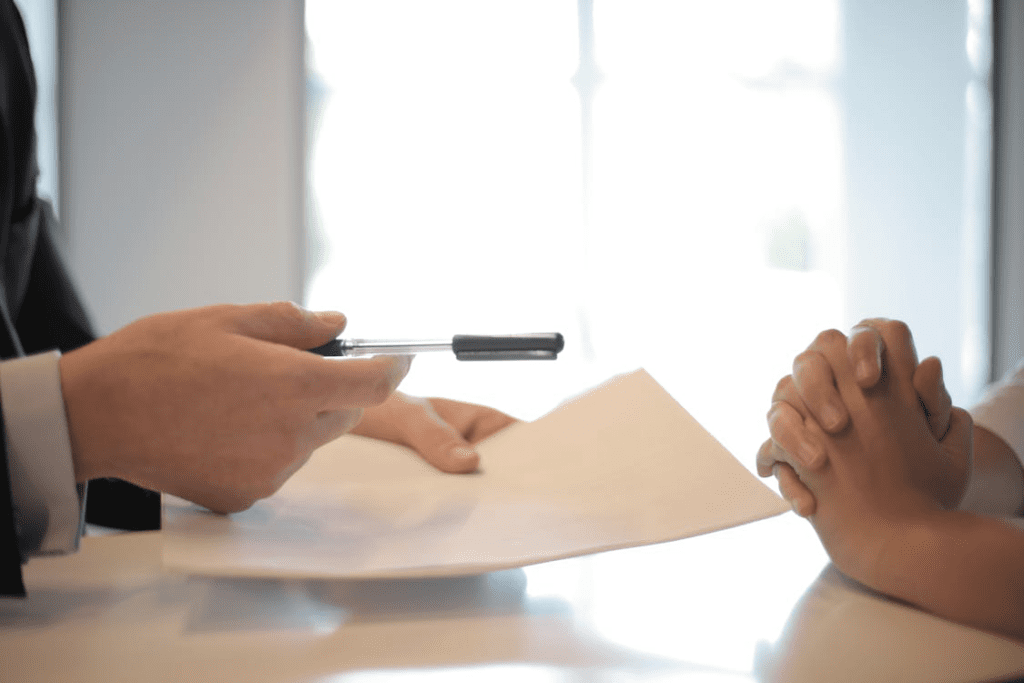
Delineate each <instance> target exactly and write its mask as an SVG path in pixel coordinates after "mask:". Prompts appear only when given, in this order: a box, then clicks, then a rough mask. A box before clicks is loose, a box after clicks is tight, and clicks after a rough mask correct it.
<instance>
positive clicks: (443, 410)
mask: <svg viewBox="0 0 1024 683" xmlns="http://www.w3.org/2000/svg"><path fill="white" fill-rule="evenodd" d="M515 422H516V419H515V418H513V417H510V416H508V415H506V414H505V413H502V412H499V411H497V410H494V409H493V408H488V407H486V406H480V405H476V404H473V403H460V402H459V401H450V400H448V399H443V398H418V397H414V396H406V395H405V394H403V393H401V392H396V393H395V394H393V395H392V396H391V398H389V399H388V400H387V401H385V402H384V403H383V404H381V405H379V406H375V407H373V408H368V409H367V410H366V412H364V413H363V419H362V421H361V422H360V423H359V424H358V425H357V426H356V428H355V429H353V430H352V433H353V434H359V435H361V436H368V437H372V438H375V439H383V440H385V441H391V442H392V443H397V444H399V445H402V446H408V447H409V448H412V449H413V450H415V451H416V452H417V453H419V454H420V456H421V457H422V458H423V459H424V460H426V461H427V462H429V463H430V464H431V465H433V466H434V467H436V468H438V469H439V470H441V471H443V472H452V473H464V472H473V471H475V470H476V468H477V466H478V465H479V464H480V456H479V454H478V453H477V452H476V449H475V448H473V444H476V443H477V442H479V441H482V440H483V439H486V438H487V437H488V436H490V435H491V434H494V433H495V432H498V431H500V430H502V429H504V428H505V427H508V426H509V425H511V424H514V423H515Z"/></svg>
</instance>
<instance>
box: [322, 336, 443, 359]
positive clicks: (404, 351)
mask: <svg viewBox="0 0 1024 683" xmlns="http://www.w3.org/2000/svg"><path fill="white" fill-rule="evenodd" d="M341 350H342V353H343V355H345V356H380V355H388V356H404V355H411V354H415V353H425V352H428V351H451V350H452V342H451V340H450V339H447V340H444V339H428V340H413V341H401V340H396V339H346V340H345V341H344V342H343V343H342V346H341Z"/></svg>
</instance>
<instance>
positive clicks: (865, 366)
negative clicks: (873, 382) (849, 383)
mask: <svg viewBox="0 0 1024 683" xmlns="http://www.w3.org/2000/svg"><path fill="white" fill-rule="evenodd" d="M856 374H857V381H858V382H867V381H868V380H869V379H871V365H870V364H869V363H868V362H867V361H866V360H863V359H861V360H859V361H857V370H856Z"/></svg>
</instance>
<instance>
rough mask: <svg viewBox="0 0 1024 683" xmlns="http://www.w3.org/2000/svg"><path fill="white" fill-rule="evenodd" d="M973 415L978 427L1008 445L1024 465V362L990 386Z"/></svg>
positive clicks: (974, 409)
mask: <svg viewBox="0 0 1024 683" xmlns="http://www.w3.org/2000/svg"><path fill="white" fill-rule="evenodd" d="M970 412H971V417H973V418H974V424H976V425H978V426H979V427H984V428H985V429H987V430H988V431H990V432H992V433H993V434H995V435H996V436H998V437H999V438H1001V439H1002V440H1003V441H1005V442H1006V443H1007V445H1009V447H1010V448H1012V449H1013V452H1014V453H1016V455H1017V457H1018V458H1020V459H1021V462H1022V464H1024V362H1021V364H1020V365H1018V366H1017V369H1016V370H1015V371H1014V372H1012V373H1011V374H1009V375H1007V376H1006V377H1005V378H1003V379H1002V380H1001V381H999V382H996V383H995V384H993V385H992V386H990V387H989V388H988V389H987V390H986V391H985V394H984V395H983V396H982V398H981V401H980V402H979V403H978V404H977V405H976V406H974V407H973V408H972V409H971V411H970Z"/></svg>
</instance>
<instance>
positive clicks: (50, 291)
mask: <svg viewBox="0 0 1024 683" xmlns="http://www.w3.org/2000/svg"><path fill="white" fill-rule="evenodd" d="M35 100H36V84H35V76H34V73H33V71H32V60H31V57H30V55H29V48H28V40H27V38H26V36H25V28H24V25H23V23H22V20H21V16H20V15H19V14H18V10H17V8H16V7H15V5H14V2H13V0H0V358H12V357H15V356H20V355H25V354H31V353H35V352H39V351H47V350H51V349H60V350H61V351H64V352H66V351H71V350H72V349H75V348H77V347H79V346H81V345H83V344H86V343H88V342H90V341H92V340H93V338H94V337H93V332H92V328H91V327H90V325H89V320H88V317H87V316H86V314H85V311H84V310H83V308H82V305H81V303H80V301H79V298H78V296H77V294H76V293H75V289H74V287H73V286H72V284H71V280H70V278H69V277H68V274H67V271H66V270H65V268H64V266H63V264H62V262H61V260H60V257H59V255H58V253H57V250H56V248H55V244H54V237H53V232H54V230H55V228H56V227H57V221H56V217H55V216H54V213H53V211H52V209H51V207H50V205H49V204H48V203H47V202H45V201H42V200H40V199H39V198H38V197H37V196H36V179H37V177H38V175H39V173H38V166H37V162H36V139H35V125H34V114H35ZM0 400H2V397H0ZM2 422H3V421H2V420H0V454H2V458H0V595H24V593H25V588H24V585H23V583H22V579H21V564H22V562H23V561H24V560H25V559H26V558H22V557H21V556H20V554H19V551H18V544H17V534H16V522H17V514H16V511H15V510H14V509H13V506H12V503H11V486H10V476H9V468H8V466H7V441H6V436H5V434H4V426H3V424H2ZM87 500H88V507H87V517H88V519H89V521H90V522H94V523H98V524H104V525H106V526H115V527H120V528H128V529H153V528H158V527H159V519H160V509H159V497H158V496H157V495H156V494H154V493H152V492H149V491H145V490H144V489H140V488H138V487H135V486H132V485H130V484H126V483H124V482H119V481H117V480H98V481H94V482H90V484H89V490H88V496H87Z"/></svg>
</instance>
